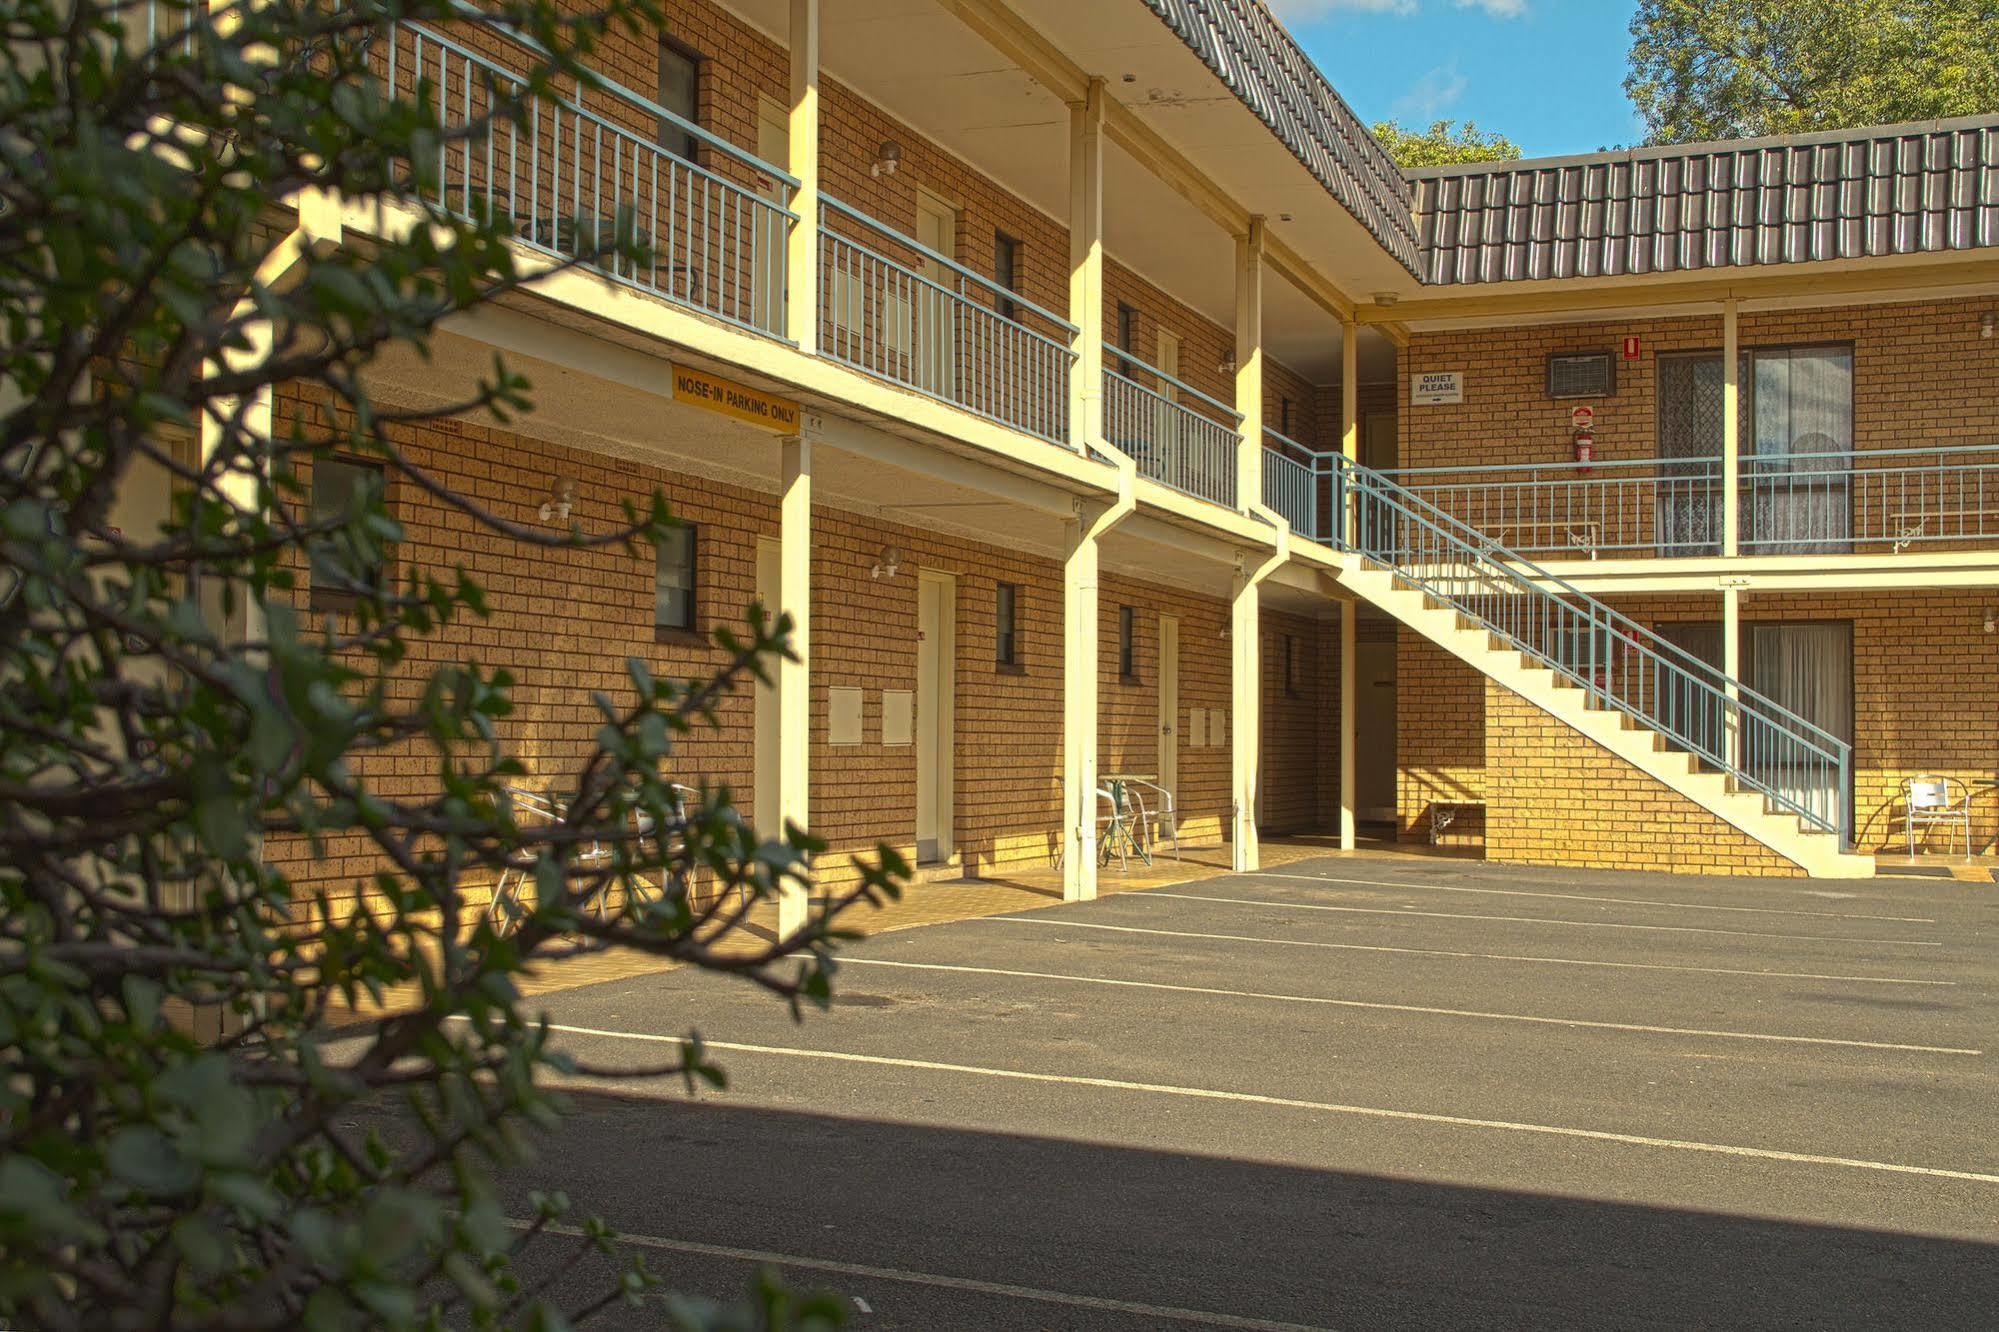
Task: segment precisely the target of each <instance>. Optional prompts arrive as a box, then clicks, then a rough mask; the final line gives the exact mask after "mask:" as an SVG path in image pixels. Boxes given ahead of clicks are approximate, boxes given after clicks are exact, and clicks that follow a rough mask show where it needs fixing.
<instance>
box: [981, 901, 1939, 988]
mask: <svg viewBox="0 0 1999 1332" xmlns="http://www.w3.org/2000/svg"><path fill="white" fill-rule="evenodd" d="M968 923H971V924H978V925H1042V926H1046V927H1048V928H1051V929H1058V930H1106V931H1109V932H1111V933H1113V934H1157V935H1162V936H1164V937H1166V938H1170V939H1214V940H1217V941H1219V942H1223V943H1253V944H1275V945H1277V946H1279V947H1283V948H1332V949H1336V950H1338V951H1340V952H1344V953H1401V954H1404V955H1407V956H1410V957H1459V958H1470V959H1475V960H1477V961H1481V962H1541V963H1546V964H1547V965H1549V966H1556V967H1609V968H1613V969H1615V970H1619V971H1688V972H1695V973H1697V974H1699V975H1703V976H1754V977H1757V978H1758V979H1762V980H1822V981H1847V982H1851V983H1852V984H1855V985H1938V986H1946V987H1954V986H1955V985H1956V984H1957V982H1956V981H1949V980H1916V979H1914V978H1913V977H1908V976H1837V975H1832V974H1830V973H1827V972H1819V971H1750V970H1747V969H1744V968H1740V967H1687V966H1676V965H1674V964H1672V963H1669V962H1601V961H1596V960H1594V959H1589V958H1580V957H1535V956H1532V955H1529V954H1524V953H1468V952H1460V951H1457V950H1455V949H1450V948H1396V947H1393V946H1391V945H1389V944H1346V943H1324V942H1321V941H1319V940H1316V939H1271V938H1265V937H1263V936H1261V935H1254V934H1203V933H1200V932H1198V931H1195V930H1148V929H1143V928H1141V927H1139V926H1137V925H1097V924H1092V923H1086V922H1084V921H1080V920H1052V919H1049V918H1047V917H1043V916H976V917H974V918H973V919H972V921H970V922H968Z"/></svg>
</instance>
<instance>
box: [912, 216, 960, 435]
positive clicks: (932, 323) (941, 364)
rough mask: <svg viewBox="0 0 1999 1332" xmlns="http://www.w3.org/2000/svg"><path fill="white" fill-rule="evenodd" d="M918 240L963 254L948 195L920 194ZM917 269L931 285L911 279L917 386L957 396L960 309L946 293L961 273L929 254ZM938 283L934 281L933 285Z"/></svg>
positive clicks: (929, 246)
mask: <svg viewBox="0 0 1999 1332" xmlns="http://www.w3.org/2000/svg"><path fill="white" fill-rule="evenodd" d="M916 243H917V244H918V245H921V246H922V247H923V248H924V249H926V250H929V251H932V252H934V253H935V254H938V255H942V256H943V257H944V258H947V259H951V260H953V261H954V262H955V261H956V259H957V254H958V209H957V207H956V206H955V205H954V204H952V203H951V202H950V201H949V200H948V199H943V198H940V197H939V196H937V195H935V194H932V193H930V191H928V190H922V189H919V190H918V191H917V192H916ZM918 271H919V272H921V273H922V274H923V276H924V277H925V278H927V279H929V283H912V284H911V289H910V291H909V292H908V293H907V296H908V304H909V314H908V318H909V320H910V323H911V327H912V329H913V331H914V335H915V358H914V360H915V363H914V365H913V366H912V371H913V373H914V375H915V382H916V386H917V387H918V388H920V389H922V390H924V391H925V392H926V393H934V394H936V395H937V396H938V397H940V398H952V397H954V396H955V394H956V390H957V387H958V359H957V346H958V337H957V331H958V309H957V302H956V301H954V300H952V299H951V297H950V296H949V295H948V294H947V293H949V292H952V291H955V290H957V285H958V283H957V276H956V275H955V274H954V273H952V271H951V270H950V269H949V268H947V267H945V266H944V265H943V264H941V263H938V262H937V260H936V259H933V258H931V257H930V256H929V255H925V256H923V259H922V261H921V263H920V264H919V265H918ZM929 284H935V285H929Z"/></svg>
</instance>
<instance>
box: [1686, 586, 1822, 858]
mask: <svg viewBox="0 0 1999 1332" xmlns="http://www.w3.org/2000/svg"><path fill="white" fill-rule="evenodd" d="M1657 629H1658V633H1659V636H1660V637H1661V638H1664V639H1665V640H1666V641H1667V642H1669V643H1672V644H1674V645H1675V646H1676V647H1679V648H1681V649H1682V650H1684V651H1685V652H1686V653H1687V654H1688V655H1689V656H1690V657H1692V658H1694V661H1693V662H1681V663H1680V664H1681V665H1682V666H1685V667H1687V669H1688V670H1689V672H1690V673H1691V674H1692V676H1693V677H1694V680H1698V681H1699V683H1698V684H1696V683H1694V682H1693V681H1690V680H1689V679H1688V678H1687V677H1686V676H1669V675H1668V674H1667V673H1666V672H1663V671H1662V672H1660V673H1659V677H1658V679H1657V680H1656V681H1655V684H1654V689H1655V692H1656V701H1655V704H1654V706H1655V707H1656V708H1657V710H1658V715H1659V718H1660V721H1661V722H1662V723H1664V724H1665V726H1666V727H1667V728H1668V729H1670V730H1671V731H1672V732H1673V733H1675V734H1677V735H1680V736H1683V737H1685V738H1687V739H1688V740H1689V741H1690V742H1691V744H1692V747H1693V749H1694V751H1695V753H1696V755H1697V756H1698V757H1701V758H1703V759H1705V760H1709V761H1715V760H1724V759H1726V758H1728V757H1729V756H1730V749H1729V744H1730V742H1729V736H1728V721H1727V709H1726V707H1725V705H1724V704H1723V702H1722V696H1723V695H1724V694H1725V693H1726V684H1725V677H1724V676H1723V675H1722V673H1721V671H1722V635H1721V625H1720V624H1719V623H1718V622H1717V621H1714V620H1694V621H1682V622H1678V623H1668V624H1661V625H1658V626H1657ZM1703 668H1705V669H1703ZM1741 670H1742V676H1743V679H1744V681H1745V683H1747V684H1748V686H1749V687H1750V688H1751V689H1753V690H1755V691H1756V692H1757V693H1759V694H1761V695H1763V696H1764V697H1765V698H1767V699H1769V700H1770V701H1771V702H1773V703H1776V704H1778V705H1779V706H1781V707H1783V708H1784V709H1785V710H1786V711H1788V712H1790V713H1792V714H1793V715H1795V716H1796V717H1798V718H1799V719H1800V720H1802V721H1805V722H1809V723H1810V724H1811V725H1812V726H1816V727H1818V728H1819V729H1821V730H1824V731H1826V732H1828V733H1830V734H1831V735H1833V736H1835V737H1837V738H1838V739H1841V740H1844V741H1846V742H1847V743H1848V744H1851V743H1852V742H1853V626H1852V625H1851V624H1850V623H1847V622H1845V621H1829V622H1818V621H1813V622H1796V623H1762V624H1757V623H1745V624H1744V625H1743V626H1742V666H1741ZM1702 686H1706V687H1702ZM1793 729H1794V730H1797V731H1798V732H1799V733H1800V734H1809V732H1807V731H1806V730H1805V728H1803V727H1794V728H1793ZM1758 736H1759V737H1760V739H1758V740H1753V741H1752V742H1751V744H1750V746H1749V752H1747V753H1745V754H1743V755H1742V766H1743V768H1744V769H1745V770H1746V771H1747V772H1748V773H1749V774H1750V775H1751V776H1753V777H1755V778H1756V779H1757V780H1758V781H1760V782H1762V783H1763V784H1764V785H1766V786H1767V787H1769V789H1770V790H1772V791H1774V792H1776V793H1777V794H1778V795H1780V796H1782V797H1783V798H1784V799H1786V800H1789V801H1791V802H1793V803H1795V804H1796V805H1797V806H1798V807H1799V808H1801V809H1804V810H1807V811H1809V812H1811V813H1812V814H1814V815H1817V816H1820V817H1822V818H1825V819H1828V820H1830V819H1833V818H1835V817H1836V816H1837V815H1838V812H1839V808H1840V805H1839V797H1840V792H1839V791H1838V790H1837V788H1836V787H1835V786H1834V785H1832V782H1833V781H1834V780H1835V778H1834V776H1833V775H1832V774H1830V773H1828V772H1827V771H1826V770H1825V768H1824V766H1823V765H1808V764H1806V763H1804V762H1801V761H1800V759H1801V756H1802V752H1803V751H1802V750H1801V749H1800V748H1799V747H1797V746H1793V745H1787V744H1784V743H1783V742H1782V740H1781V739H1775V738H1772V737H1770V736H1768V735H1767V734H1766V733H1763V732H1758ZM1814 738H1816V737H1814Z"/></svg>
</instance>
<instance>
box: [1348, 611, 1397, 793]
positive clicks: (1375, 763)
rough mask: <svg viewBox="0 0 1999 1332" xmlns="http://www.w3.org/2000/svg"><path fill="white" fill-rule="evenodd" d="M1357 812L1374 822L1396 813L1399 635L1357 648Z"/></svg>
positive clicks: (1355, 758)
mask: <svg viewBox="0 0 1999 1332" xmlns="http://www.w3.org/2000/svg"><path fill="white" fill-rule="evenodd" d="M1354 695H1355V697H1354V813H1355V816H1356V817H1357V818H1361V819H1365V820H1367V821H1368V822H1371V823H1378V822H1387V821H1390V820H1393V819H1394V818H1395V640H1394V639H1389V640H1387V641H1385V642H1375V641H1371V640H1370V641H1363V642H1360V643H1358V644H1356V645H1355V651H1354Z"/></svg>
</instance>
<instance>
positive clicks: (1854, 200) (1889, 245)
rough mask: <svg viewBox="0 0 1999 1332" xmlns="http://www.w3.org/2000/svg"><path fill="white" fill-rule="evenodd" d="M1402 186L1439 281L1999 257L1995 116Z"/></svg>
mask: <svg viewBox="0 0 1999 1332" xmlns="http://www.w3.org/2000/svg"><path fill="white" fill-rule="evenodd" d="M1206 2H1207V3H1215V2H1216V0H1206ZM1408 177H1409V179H1410V180H1412V181H1413V182H1414V184H1415V186H1416V201H1415V209H1416V226H1417V234H1418V241H1419V244H1420V246H1421V250H1422V265H1421V271H1420V274H1419V276H1421V277H1422V279H1423V281H1424V282H1426V283H1430V284H1436V285H1444V284H1465V283H1483V282H1517V281H1523V280H1527V279H1535V278H1565V277H1597V276H1614V275H1619V274H1634V273H1670V272H1684V271H1687V270H1692V269H1705V268H1724V267H1745V266H1753V265H1771V264H1795V263H1805V262H1809V261H1812V260H1823V259H1859V258H1865V257H1874V256H1882V255H1906V254H1923V253H1932V252H1937V251H1948V250H1968V249H1973V248H1975V247H1979V246H1999V116H1980V117H1973V118H1969V119H1964V120H1948V121H1933V122H1927V123H1921V124H1913V125H1885V126H1877V127H1871V128H1866V129H1855V130H1843V131H1835V132H1831V133H1823V134H1807V135H1796V136H1789V137H1783V138H1768V139H1740V140H1735V141H1733V142H1722V143H1701V144H1681V145H1677V146H1673V147H1665V148H1637V149H1631V150H1629V151H1622V152H1613V153H1595V154H1590V155H1588V156H1583V157H1569V158H1550V159H1543V160H1538V161H1524V162H1492V163H1479V164H1476V165H1470V166H1455V167H1433V168H1428V169H1424V170H1420V171H1411V172H1409V173H1408Z"/></svg>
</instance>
